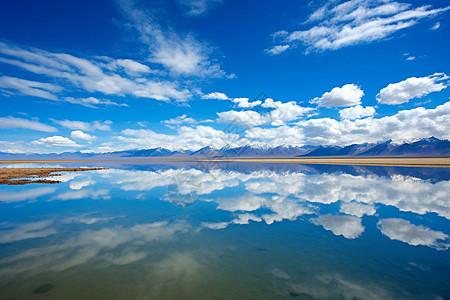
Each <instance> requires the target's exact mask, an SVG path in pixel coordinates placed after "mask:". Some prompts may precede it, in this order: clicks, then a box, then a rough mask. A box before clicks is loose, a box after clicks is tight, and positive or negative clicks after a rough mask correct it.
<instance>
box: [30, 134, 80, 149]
mask: <svg viewBox="0 0 450 300" xmlns="http://www.w3.org/2000/svg"><path fill="white" fill-rule="evenodd" d="M31 144H33V145H44V146H58V147H81V146H80V145H78V144H77V143H75V142H74V141H72V140H71V139H69V138H66V137H62V136H59V135H55V136H49V137H46V138H40V139H39V140H36V141H33V142H31Z"/></svg>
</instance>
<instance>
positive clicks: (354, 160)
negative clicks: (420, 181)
mask: <svg viewBox="0 0 450 300" xmlns="http://www.w3.org/2000/svg"><path fill="white" fill-rule="evenodd" d="M114 161H117V162H189V161H191V162H201V161H205V162H258V163H259V162H260V163H295V164H324V165H365V166H401V167H441V168H448V167H450V157H364V158H362V157H307V158H305V157H299V158H238V157H237V158H211V159H192V158H191V159H188V158H186V159H180V158H178V159H176V158H154V159H148V158H147V159H140V158H135V159H95V160H94V159H93V160H89V159H84V160H0V164H2V163H4V164H14V163H64V162H85V163H86V162H114Z"/></svg>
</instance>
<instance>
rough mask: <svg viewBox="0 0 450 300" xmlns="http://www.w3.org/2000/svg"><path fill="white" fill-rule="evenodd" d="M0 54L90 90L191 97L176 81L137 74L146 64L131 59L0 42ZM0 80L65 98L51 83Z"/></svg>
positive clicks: (7, 60) (152, 96) (32, 92)
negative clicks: (89, 57) (90, 56)
mask: <svg viewBox="0 0 450 300" xmlns="http://www.w3.org/2000/svg"><path fill="white" fill-rule="evenodd" d="M0 54H3V56H6V57H0V63H5V64H9V65H13V66H16V67H18V68H22V69H25V70H27V71H29V72H31V73H35V74H39V75H45V76H47V77H49V78H56V79H58V80H60V81H64V82H65V83H66V85H67V86H68V87H73V88H82V89H84V90H85V91H87V92H90V93H92V92H99V93H103V94H105V95H117V96H122V97H123V96H126V95H133V96H135V97H139V98H150V99H155V100H159V101H172V100H174V101H181V102H183V101H186V100H188V99H190V98H191V97H192V93H191V92H190V91H189V90H187V89H183V88H180V86H179V83H177V82H176V81H164V80H155V79H154V78H152V79H149V78H145V77H137V76H141V75H143V74H148V73H149V72H147V71H148V69H146V68H145V65H142V64H140V63H138V62H135V61H132V60H130V59H125V60H120V59H119V60H114V59H112V58H108V57H97V58H91V59H85V58H80V57H76V56H73V55H70V54H65V53H52V52H48V51H44V50H40V49H35V48H30V49H25V48H21V47H18V46H14V45H8V44H6V43H1V42H0ZM105 60H106V61H111V62H112V63H113V64H114V66H111V65H110V64H105ZM150 73H152V72H150ZM0 84H1V86H2V87H3V88H9V89H14V90H17V91H19V92H21V93H24V94H28V95H34V96H38V97H41V98H45V99H51V100H61V101H64V98H62V99H58V98H57V97H56V96H55V95H53V94H51V93H50V92H59V91H61V90H62V89H61V88H60V87H58V86H56V85H53V84H49V83H39V82H33V81H26V80H23V79H18V78H12V77H7V76H6V77H5V76H4V77H2V79H1V80H0ZM65 90H66V94H67V91H69V89H68V88H66V89H65ZM69 92H70V91H69ZM66 98H67V100H68V101H69V102H72V103H76V104H83V103H84V104H86V101H84V102H83V101H81V102H80V101H74V100H73V99H74V97H69V96H68V97H66ZM88 99H89V98H88ZM70 100H73V101H70ZM88 102H89V101H88ZM87 104H89V103H87ZM90 104H93V103H90ZM96 104H106V105H114V103H113V102H107V101H106V102H104V103H96Z"/></svg>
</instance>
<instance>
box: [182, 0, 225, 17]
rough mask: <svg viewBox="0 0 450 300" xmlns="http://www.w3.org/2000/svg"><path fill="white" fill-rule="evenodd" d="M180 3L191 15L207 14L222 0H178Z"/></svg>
mask: <svg viewBox="0 0 450 300" xmlns="http://www.w3.org/2000/svg"><path fill="white" fill-rule="evenodd" d="M177 2H178V4H179V5H180V6H181V7H182V8H184V9H186V14H187V15H189V16H199V15H203V14H206V13H207V12H208V11H209V10H210V9H211V8H212V7H214V6H215V5H217V4H221V3H222V0H178V1H177Z"/></svg>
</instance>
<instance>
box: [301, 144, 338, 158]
mask: <svg viewBox="0 0 450 300" xmlns="http://www.w3.org/2000/svg"><path fill="white" fill-rule="evenodd" d="M341 149H342V148H341V147H339V146H318V147H316V148H313V149H312V150H311V151H308V152H307V153H306V154H303V155H298V156H336V155H337V154H338V153H339V150H341Z"/></svg>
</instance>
